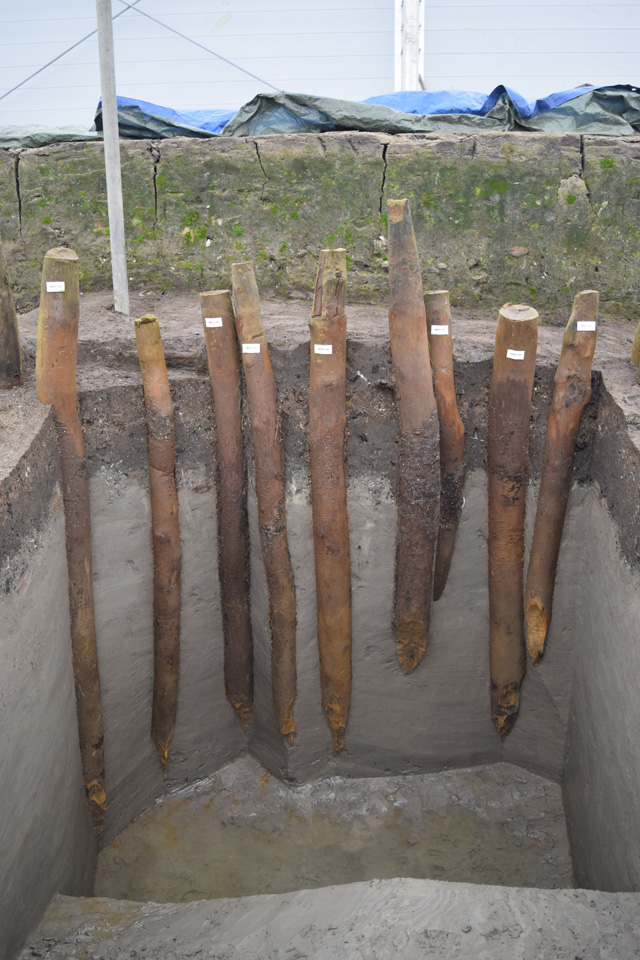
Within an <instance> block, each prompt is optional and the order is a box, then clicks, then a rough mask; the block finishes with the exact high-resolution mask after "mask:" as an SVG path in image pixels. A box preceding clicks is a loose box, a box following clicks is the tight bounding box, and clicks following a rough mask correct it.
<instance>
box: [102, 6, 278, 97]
mask: <svg viewBox="0 0 640 960" xmlns="http://www.w3.org/2000/svg"><path fill="white" fill-rule="evenodd" d="M136 2H139V0H134V3H128V2H127V0H120V3H123V4H124V5H125V7H127V8H128V9H130V10H135V11H136V13H139V14H140V16H141V17H146V18H147V19H148V20H152V21H153V22H154V23H157V24H158V26H160V27H164V28H165V30H169V31H170V32H171V33H175V35H176V36H177V37H181V38H182V40H187V41H188V43H192V44H193V45H194V46H196V47H200V49H201V50H205V51H206V52H207V53H210V54H211V55H212V56H213V57H217V58H218V60H223V61H224V63H228V64H229V66H231V67H235V68H236V70H240V71H241V72H242V73H246V75H247V76H248V77H251V79H252V80H257V81H258V83H263V84H264V86H265V87H269V88H270V89H271V90H276V91H277V90H278V88H277V87H274V85H273V84H272V83H269V82H268V81H267V80H263V79H262V77H258V76H256V74H255V73H251V72H250V71H249V70H245V68H244V67H240V66H238V64H237V63H234V61H233V60H229V59H227V57H223V56H222V54H221V53H216V51H215V50H211V49H210V47H205V46H204V44H202V43H198V41H197V40H194V39H193V37H188V36H187V35H186V34H185V33H180V31H179V30H176V29H175V28H174V27H170V26H169V25H168V24H167V23H163V22H162V20H158V19H157V18H156V17H152V16H151V14H150V13H147V12H146V11H145V10H141V9H140V8H139V7H136V6H135V3H136Z"/></svg>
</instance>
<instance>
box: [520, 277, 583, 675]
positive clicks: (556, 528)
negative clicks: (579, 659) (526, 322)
mask: <svg viewBox="0 0 640 960" xmlns="http://www.w3.org/2000/svg"><path fill="white" fill-rule="evenodd" d="M597 316H598V293H597V291H595V290H583V291H582V293H578V294H577V295H576V297H575V299H574V301H573V310H572V311H571V317H570V318H569V322H568V323H567V327H566V330H565V333H564V338H563V341H562V351H561V353H560V361H559V363H558V369H557V371H556V375H555V378H554V381H553V396H552V398H551V409H550V410H549V420H548V423H547V436H546V440H545V445H544V462H543V467H542V476H541V478H540V490H539V492H538V505H537V509H536V520H535V525H534V528H533V542H532V545H531V554H530V557H529V569H528V570H527V586H526V591H525V613H526V620H527V648H528V650H529V656H530V657H531V659H532V661H533V662H534V663H538V662H539V660H540V659H541V658H542V655H543V653H544V646H545V641H546V638H547V633H548V630H549V624H550V622H551V608H552V603H553V585H554V582H555V577H556V567H557V565H558V553H559V552H560V541H561V539H562V528H563V526H564V517H565V512H566V509H567V500H568V499H569V491H570V489H571V473H572V469H573V453H574V449H575V443H576V437H577V435H578V428H579V426H580V420H581V417H582V411H583V410H584V408H585V406H586V405H587V402H588V400H589V397H590V396H591V362H592V360H593V353H594V351H595V348H596V338H597V332H596V327H597Z"/></svg>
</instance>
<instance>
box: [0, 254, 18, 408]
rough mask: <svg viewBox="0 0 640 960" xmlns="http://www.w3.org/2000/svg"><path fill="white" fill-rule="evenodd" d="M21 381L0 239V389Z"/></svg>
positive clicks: (12, 315)
mask: <svg viewBox="0 0 640 960" xmlns="http://www.w3.org/2000/svg"><path fill="white" fill-rule="evenodd" d="M21 383H22V351H21V350H20V334H19V333H18V320H17V317H16V308H15V306H14V303H13V296H12V294H11V283H10V282H9V271H8V269H7V261H6V260H5V256H4V250H3V248H2V240H0V390H7V389H9V388H10V387H18V386H20V384H21Z"/></svg>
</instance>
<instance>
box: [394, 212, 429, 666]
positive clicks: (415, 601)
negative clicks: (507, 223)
mask: <svg viewBox="0 0 640 960" xmlns="http://www.w3.org/2000/svg"><path fill="white" fill-rule="evenodd" d="M389 339H390V343H391V359H392V361H393V371H394V378H395V386H396V394H397V397H398V400H399V402H400V440H399V443H398V487H397V493H396V504H397V515H398V519H397V525H396V531H397V532H396V585H395V599H394V623H393V627H394V634H395V639H396V654H397V657H398V661H399V663H400V666H401V667H402V669H403V670H404V672H405V673H410V672H411V671H412V670H414V669H415V667H417V665H418V664H419V663H420V660H421V659H422V656H423V654H424V651H425V649H426V646H427V639H428V630H429V615H430V612H431V594H432V584H433V557H434V553H435V545H436V540H437V537H438V520H439V515H440V463H439V459H440V454H439V446H440V440H439V430H438V412H437V409H436V401H435V396H434V393H433V381H432V378H431V364H430V360H429V341H428V339H427V322H426V313H425V306H424V298H423V292H422V278H421V275H420V264H419V262H418V251H417V248H416V241H415V237H414V234H413V225H412V223H411V211H410V209H409V201H408V200H389Z"/></svg>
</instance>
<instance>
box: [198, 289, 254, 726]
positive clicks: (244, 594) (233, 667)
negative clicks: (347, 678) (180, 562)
mask: <svg viewBox="0 0 640 960" xmlns="http://www.w3.org/2000/svg"><path fill="white" fill-rule="evenodd" d="M200 304H201V307H202V324H203V328H204V338H205V342H206V345H207V358H208V361H209V373H210V374H211V387H212V391H213V406H214V409H215V414H216V436H217V485H216V489H217V492H218V496H217V507H218V575H219V578H220V595H221V599H222V627H223V631H224V686H225V693H226V695H227V700H228V701H229V703H230V704H231V706H232V707H233V709H234V710H235V712H236V716H237V717H238V720H239V721H240V726H241V727H242V729H243V730H244V732H245V733H246V732H247V730H248V728H249V723H250V721H251V718H252V716H253V639H252V633H251V615H250V596H249V582H250V579H249V529H248V521H247V470H246V464H245V459H244V439H243V434H242V409H241V387H240V360H239V357H238V339H237V337H236V327H235V319H234V316H233V306H232V304H231V294H230V292H229V291H228V290H217V291H212V292H207V293H201V294H200Z"/></svg>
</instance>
